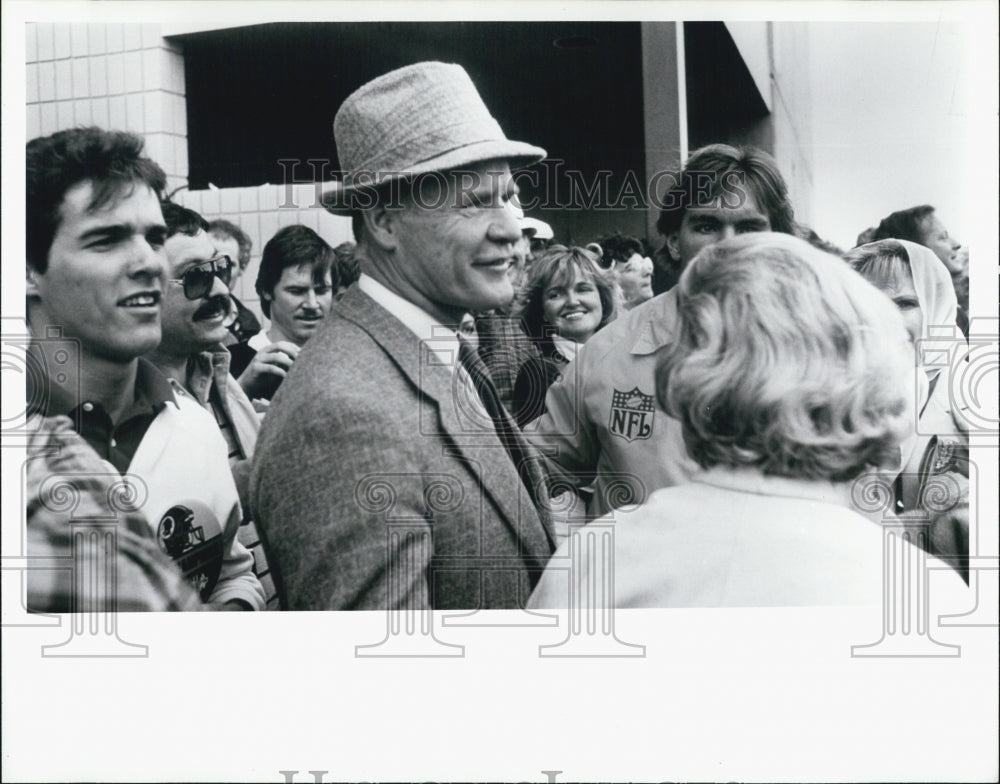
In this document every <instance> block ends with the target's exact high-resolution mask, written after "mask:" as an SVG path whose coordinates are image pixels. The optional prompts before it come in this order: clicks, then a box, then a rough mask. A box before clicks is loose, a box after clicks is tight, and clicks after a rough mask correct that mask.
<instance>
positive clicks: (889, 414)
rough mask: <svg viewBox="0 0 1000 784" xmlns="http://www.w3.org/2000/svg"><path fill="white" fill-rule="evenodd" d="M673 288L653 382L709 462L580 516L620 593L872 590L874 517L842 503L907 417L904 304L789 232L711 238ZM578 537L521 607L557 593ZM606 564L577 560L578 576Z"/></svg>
mask: <svg viewBox="0 0 1000 784" xmlns="http://www.w3.org/2000/svg"><path fill="white" fill-rule="evenodd" d="M677 291H678V296H677V312H678V324H677V339H676V341H675V342H674V343H673V344H671V345H670V346H669V347H668V348H667V349H665V353H664V355H663V356H662V357H661V358H660V360H659V363H658V366H657V372H656V392H657V399H658V401H659V403H660V405H661V406H662V407H663V408H664V409H665V410H666V412H667V413H668V414H669V415H670V416H672V417H675V418H676V419H678V420H680V422H681V425H682V428H683V434H684V444H685V447H686V449H687V453H688V455H689V456H690V457H691V458H692V459H693V460H694V461H696V462H697V463H698V465H699V466H700V468H701V469H702V472H701V473H699V474H696V475H695V476H694V477H693V478H692V480H691V482H690V483H689V484H686V485H678V486H675V487H669V488H663V489H660V490H657V491H655V492H654V493H652V495H650V496H649V498H648V499H647V501H646V503H645V504H643V505H642V506H640V507H638V508H636V509H634V510H633V511H623V510H618V511H616V512H615V513H613V514H612V515H609V516H607V517H606V518H601V519H600V520H598V521H595V522H594V523H591V524H590V526H599V525H602V524H603V525H604V526H607V525H608V523H610V522H614V545H615V551H614V554H613V558H614V565H615V567H614V568H615V573H614V583H613V599H614V604H615V606H618V607H707V606H740V605H749V606H768V605H809V604H839V603H857V602H862V603H863V602H870V603H876V602H878V601H879V600H880V599H881V595H882V590H881V586H882V577H883V575H882V552H883V543H882V530H881V527H880V526H879V525H878V524H877V523H874V522H872V521H871V520H869V519H868V518H866V517H863V516H862V515H860V514H858V513H857V512H856V511H854V509H853V508H852V483H853V481H854V480H855V479H857V478H858V477H860V476H862V475H864V474H866V473H867V472H868V471H870V470H871V468H872V467H874V466H881V465H884V464H886V463H887V462H888V461H892V460H895V459H897V457H898V448H899V442H900V439H901V438H902V437H903V435H904V434H905V432H906V429H907V425H908V423H909V422H910V421H911V418H912V400H913V396H912V391H911V386H910V381H909V380H908V371H909V364H910V361H909V360H908V358H907V356H906V352H907V346H908V339H907V334H906V330H905V328H904V325H903V320H902V318H901V317H900V315H899V313H898V312H897V311H896V309H895V308H893V307H892V305H891V303H890V302H888V300H886V298H885V297H884V296H882V295H881V294H880V293H879V292H878V291H877V290H876V289H875V288H874V287H872V286H871V285H869V284H868V283H866V282H865V281H864V280H863V279H862V278H861V277H860V276H858V275H857V274H855V273H854V272H853V271H852V270H851V269H849V268H848V267H847V266H846V265H844V264H843V262H841V261H840V260H839V259H838V258H836V257H834V256H831V255H829V254H827V253H824V252H822V251H820V250H817V249H815V248H813V247H811V246H810V245H808V244H807V243H806V242H804V241H803V240H800V239H797V238H795V237H791V236H787V235H782V234H771V233H755V234H747V235H743V236H740V237H736V238H733V239H730V240H726V241H724V242H720V243H718V244H716V245H713V246H710V247H708V248H706V249H704V250H703V251H701V253H699V254H698V256H696V257H695V259H694V260H693V261H692V262H691V264H690V265H689V266H688V268H687V269H686V270H685V272H684V274H683V275H682V277H681V280H680V282H679V284H678V287H677ZM910 375H911V376H912V374H910ZM582 533H583V537H582V539H585V538H586V534H587V528H586V527H585V528H584V529H583V531H582ZM901 546H902V548H903V551H904V552H903V553H902V555H903V556H904V557H911V556H915V555H916V553H915V551H914V550H913V545H911V544H910V543H909V542H902V543H901ZM573 547H574V542H573V538H571V539H570V541H569V542H567V543H565V544H564V545H562V546H561V547H560V548H559V550H557V552H556V555H555V556H554V557H553V559H552V561H551V562H550V565H549V567H547V568H546V570H545V573H544V574H543V576H542V578H541V581H540V582H539V584H538V586H537V588H536V590H535V592H534V593H533V594H532V598H531V601H530V602H529V607H560V606H566V605H567V601H568V593H567V591H568V584H567V578H566V564H567V560H569V558H570V557H571V555H570V553H571V552H572V548H573ZM604 565H605V564H604V560H603V559H600V558H599V559H595V560H593V561H591V560H589V559H586V558H584V559H580V558H578V559H577V561H576V562H574V569H577V570H578V572H577V573H576V574H575V577H574V581H575V582H574V584H588V585H589V584H592V583H591V582H590V581H591V580H593V574H592V572H593V571H594V570H599V569H601V568H603V567H604ZM952 578H953V579H954V580H958V578H957V576H954V575H952ZM576 581H579V582H576ZM959 582H960V581H959ZM605 600H606V599H605ZM597 601H598V602H600V601H602V599H601V598H598V600H597Z"/></svg>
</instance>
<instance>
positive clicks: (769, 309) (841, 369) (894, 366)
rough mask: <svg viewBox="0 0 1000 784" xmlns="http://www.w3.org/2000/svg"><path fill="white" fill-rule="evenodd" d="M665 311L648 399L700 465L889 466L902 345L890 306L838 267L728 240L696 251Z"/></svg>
mask: <svg viewBox="0 0 1000 784" xmlns="http://www.w3.org/2000/svg"><path fill="white" fill-rule="evenodd" d="M677 308H678V316H679V322H680V329H679V334H678V337H677V340H676V341H675V343H674V344H672V346H671V347H670V348H669V349H668V350H667V351H666V353H665V356H664V357H663V358H662V359H661V361H660V364H659V366H658V367H657V375H656V388H657V395H658V399H659V401H660V404H661V405H662V406H663V408H664V409H665V410H666V411H667V413H669V414H670V415H671V416H674V417H676V418H677V419H679V420H680V421H681V422H682V424H683V427H684V441H685V444H686V446H687V449H688V453H689V454H690V455H691V457H692V458H693V459H694V460H695V461H696V462H698V463H699V465H701V466H702V467H703V468H709V467H711V466H715V465H723V466H732V467H750V468H755V469H757V470H759V471H761V472H763V473H765V474H770V475H776V476H786V477H793V478H801V479H824V480H831V481H846V480H849V479H852V478H854V477H856V476H859V475H860V474H862V473H863V472H864V471H865V470H867V469H868V468H869V467H871V466H876V465H886V464H890V463H892V462H893V461H895V460H896V459H897V458H898V443H899V441H900V439H901V438H902V436H903V434H904V433H905V430H906V427H907V425H908V424H909V423H910V420H911V417H912V403H911V402H910V400H911V398H912V395H913V391H912V383H913V382H912V351H910V350H909V347H908V340H907V336H906V332H905V329H904V327H903V323H902V319H901V317H900V315H899V314H898V312H897V311H896V309H895V308H894V307H893V305H892V303H891V302H890V301H889V300H888V299H887V298H886V297H885V296H884V295H883V294H882V293H881V292H879V291H878V290H877V289H875V288H874V287H873V286H871V285H870V284H869V283H867V282H866V281H865V280H863V279H862V278H861V277H860V276H859V275H858V274H857V273H855V272H854V271H853V270H851V269H850V268H849V267H847V266H846V265H845V264H844V263H843V262H842V261H841V260H840V259H838V258H836V257H834V256H831V255H829V254H827V253H824V252H823V251H820V250H818V249H816V248H813V247H811V246H810V245H809V244H808V243H806V242H804V241H803V240H800V239H797V238H794V237H791V236H788V235H782V234H772V233H756V234H747V235H743V236H740V237H736V238H734V239H731V240H727V241H725V242H721V243H719V244H717V245H713V246H711V247H709V248H706V249H705V250H703V251H702V252H701V253H699V254H698V256H696V257H695V259H694V260H693V261H692V263H691V264H690V265H689V267H688V269H687V270H686V271H685V273H684V275H683V276H682V277H681V280H680V283H679V284H678V295H677Z"/></svg>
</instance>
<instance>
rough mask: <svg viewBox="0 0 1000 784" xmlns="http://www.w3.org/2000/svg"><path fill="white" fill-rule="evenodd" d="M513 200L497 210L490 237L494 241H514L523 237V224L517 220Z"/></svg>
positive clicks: (491, 225)
mask: <svg viewBox="0 0 1000 784" xmlns="http://www.w3.org/2000/svg"><path fill="white" fill-rule="evenodd" d="M514 210H515V208H514V206H513V202H508V203H507V204H505V205H504V206H503V208H502V209H500V210H497V211H496V215H495V216H494V219H493V222H492V223H491V224H490V231H489V237H490V239H491V240H493V241H494V242H510V243H514V242H517V241H518V240H519V239H521V224H520V223H518V222H517V215H516V214H515V212H514Z"/></svg>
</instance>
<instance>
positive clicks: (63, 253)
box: [27, 180, 167, 363]
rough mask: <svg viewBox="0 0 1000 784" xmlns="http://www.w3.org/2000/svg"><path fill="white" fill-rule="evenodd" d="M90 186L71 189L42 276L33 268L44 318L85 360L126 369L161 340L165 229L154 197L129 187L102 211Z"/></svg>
mask: <svg viewBox="0 0 1000 784" xmlns="http://www.w3.org/2000/svg"><path fill="white" fill-rule="evenodd" d="M93 197H94V187H93V183H91V182H90V181H89V180H85V181H84V182H81V183H78V184H77V185H74V186H73V187H72V188H70V189H69V190H67V191H66V195H65V197H64V198H63V201H62V204H61V205H60V208H59V227H58V228H57V229H56V232H55V235H54V236H53V238H52V245H51V246H50V248H49V254H48V266H47V267H46V270H45V272H37V271H31V270H29V275H28V284H27V293H28V296H29V297H31V298H32V299H33V300H34V301H37V303H38V308H39V312H40V316H41V317H42V319H43V320H44V321H45V322H46V323H47V324H48V325H51V326H55V327H60V328H61V329H62V334H63V337H66V338H76V339H78V340H79V341H80V346H81V350H82V351H83V352H84V353H85V354H89V355H91V356H95V357H100V358H102V359H105V360H111V361H113V362H121V363H128V362H131V361H132V360H134V359H135V358H136V357H138V356H140V355H142V354H145V353H146V352H147V351H150V350H151V349H153V348H155V347H156V345H157V343H159V342H160V317H161V295H162V290H163V287H164V271H165V265H166V259H165V255H164V252H163V242H164V237H165V236H166V232H167V228H166V226H165V225H164V223H163V213H162V211H161V210H160V202H159V200H158V199H157V197H156V194H155V193H153V191H152V190H151V189H150V188H149V187H148V186H147V185H145V184H143V183H133V184H130V185H128V186H126V187H125V188H124V189H123V190H122V192H121V193H119V194H117V195H116V196H115V197H114V198H112V199H111V201H110V202H109V203H108V204H106V205H104V206H103V207H101V208H100V209H95V210H92V209H91V208H90V205H91V202H92V200H93Z"/></svg>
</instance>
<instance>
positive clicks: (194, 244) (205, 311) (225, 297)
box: [160, 229, 231, 356]
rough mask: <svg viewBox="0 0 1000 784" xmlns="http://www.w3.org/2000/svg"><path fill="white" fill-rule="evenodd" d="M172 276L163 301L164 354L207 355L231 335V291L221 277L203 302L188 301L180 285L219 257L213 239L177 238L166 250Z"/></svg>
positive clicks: (200, 236) (203, 235)
mask: <svg viewBox="0 0 1000 784" xmlns="http://www.w3.org/2000/svg"><path fill="white" fill-rule="evenodd" d="M164 247H165V248H166V250H167V263H168V268H169V273H168V275H167V277H168V278H169V279H170V281H169V282H168V283H167V287H166V292H165V294H164V298H163V342H162V344H161V346H160V351H161V352H162V353H165V354H170V355H172V356H190V355H192V354H197V353H199V352H201V351H206V350H208V349H209V348H211V347H212V346H214V345H216V344H217V343H219V342H220V341H221V340H222V339H223V338H225V337H226V334H227V331H228V330H227V328H226V325H227V321H228V316H229V313H230V307H231V306H230V299H229V288H228V287H227V286H226V284H225V283H223V282H222V281H221V280H220V279H219V278H218V277H216V278H213V280H212V288H211V289H210V290H209V292H208V293H207V294H206V295H205V296H204V297H201V298H200V299H188V298H187V297H186V296H185V294H184V286H183V285H182V284H181V283H178V282H176V280H177V279H180V278H183V277H184V273H185V272H186V271H187V270H189V269H190V268H192V267H194V266H197V265H198V264H203V263H204V262H206V261H210V260H211V259H213V258H215V257H216V256H217V255H218V254H217V253H216V250H215V243H214V242H213V241H212V237H211V236H210V235H209V234H206V233H205V232H204V231H201V230H200V229H199V231H198V233H197V234H195V235H193V236H189V235H187V234H174V235H173V236H172V237H170V238H169V239H168V240H167V242H166V244H165V246H164Z"/></svg>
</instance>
